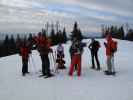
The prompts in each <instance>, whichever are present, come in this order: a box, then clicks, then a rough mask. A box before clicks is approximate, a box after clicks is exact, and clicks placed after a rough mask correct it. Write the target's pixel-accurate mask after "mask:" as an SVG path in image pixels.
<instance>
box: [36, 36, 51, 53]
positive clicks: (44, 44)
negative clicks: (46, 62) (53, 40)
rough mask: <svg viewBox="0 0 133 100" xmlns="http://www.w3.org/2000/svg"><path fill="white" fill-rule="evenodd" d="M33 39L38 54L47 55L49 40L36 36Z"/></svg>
mask: <svg viewBox="0 0 133 100" xmlns="http://www.w3.org/2000/svg"><path fill="white" fill-rule="evenodd" d="M35 41H36V45H37V50H38V51H39V53H40V55H47V54H48V53H49V52H50V51H51V49H50V42H49V40H48V39H47V38H46V37H44V36H38V37H36V38H35Z"/></svg>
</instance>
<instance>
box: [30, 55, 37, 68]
mask: <svg viewBox="0 0 133 100" xmlns="http://www.w3.org/2000/svg"><path fill="white" fill-rule="evenodd" d="M30 58H31V62H32V65H33V68H34V70H36V67H35V63H34V60H33V58H32V55H31V56H30Z"/></svg>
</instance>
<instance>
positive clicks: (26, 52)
mask: <svg viewBox="0 0 133 100" xmlns="http://www.w3.org/2000/svg"><path fill="white" fill-rule="evenodd" d="M29 54H30V49H29V48H28V47H26V46H23V47H21V48H20V55H21V56H22V59H28V58H29Z"/></svg>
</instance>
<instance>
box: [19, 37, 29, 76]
mask: <svg viewBox="0 0 133 100" xmlns="http://www.w3.org/2000/svg"><path fill="white" fill-rule="evenodd" d="M30 53H31V51H30V47H29V43H28V41H26V39H24V41H23V42H22V44H21V46H20V55H21V56H22V75H23V76H25V74H27V73H29V72H28V58H29V54H30Z"/></svg>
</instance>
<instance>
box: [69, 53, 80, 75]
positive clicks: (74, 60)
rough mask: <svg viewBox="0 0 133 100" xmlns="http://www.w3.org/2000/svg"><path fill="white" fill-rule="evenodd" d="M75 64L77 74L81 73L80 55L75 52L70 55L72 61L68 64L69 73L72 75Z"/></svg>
mask: <svg viewBox="0 0 133 100" xmlns="http://www.w3.org/2000/svg"><path fill="white" fill-rule="evenodd" d="M76 64H77V75H78V76H80V75H81V55H80V54H75V55H73V56H72V61H71V65H70V70H69V75H71V76H72V75H73V71H74V66H75V65H76Z"/></svg>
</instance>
